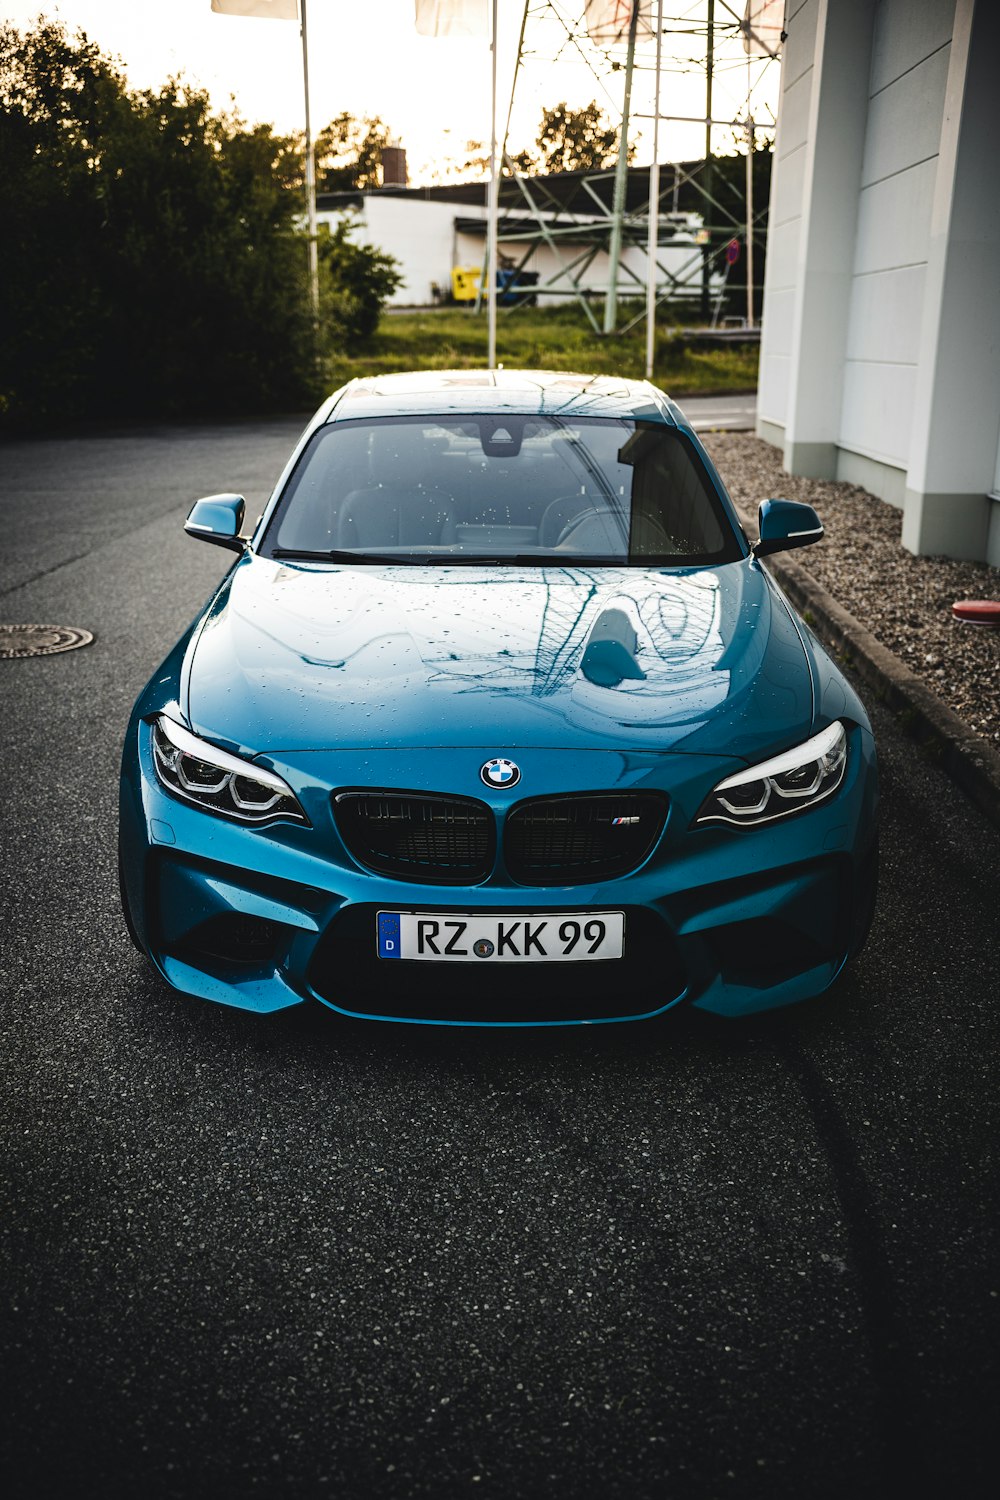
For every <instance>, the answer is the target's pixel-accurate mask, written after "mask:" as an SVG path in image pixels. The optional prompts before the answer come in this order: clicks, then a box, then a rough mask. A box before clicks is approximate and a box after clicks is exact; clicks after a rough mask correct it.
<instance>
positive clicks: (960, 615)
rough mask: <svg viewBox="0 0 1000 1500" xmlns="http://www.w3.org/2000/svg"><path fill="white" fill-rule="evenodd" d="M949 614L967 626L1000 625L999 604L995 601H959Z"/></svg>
mask: <svg viewBox="0 0 1000 1500" xmlns="http://www.w3.org/2000/svg"><path fill="white" fill-rule="evenodd" d="M951 612H952V614H953V615H954V616H955V618H956V619H957V620H964V621H965V623H966V624H967V625H1000V602H998V601H997V600H995V599H959V600H957V601H956V602H955V603H954V604H953V605H952V606H951Z"/></svg>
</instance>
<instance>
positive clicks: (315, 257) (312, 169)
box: [299, 0, 319, 319]
mask: <svg viewBox="0 0 1000 1500" xmlns="http://www.w3.org/2000/svg"><path fill="white" fill-rule="evenodd" d="M299 14H300V15H301V17H302V27H301V30H302V82H303V87H304V90H305V104H306V213H307V214H308V218H309V300H310V302H311V303H312V313H313V318H314V319H316V318H318V317H319V250H318V248H317V243H316V241H317V234H316V162H315V159H314V157H313V139H312V125H311V123H310V119H309V41H308V37H307V35H306V0H299Z"/></svg>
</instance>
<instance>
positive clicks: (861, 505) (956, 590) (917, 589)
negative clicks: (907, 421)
mask: <svg viewBox="0 0 1000 1500" xmlns="http://www.w3.org/2000/svg"><path fill="white" fill-rule="evenodd" d="M700 436H701V438H702V441H703V442H704V444H705V446H706V448H707V449H708V451H709V452H710V453H711V455H712V458H713V459H714V461H715V463H716V465H717V466H718V469H719V473H720V474H721V475H722V478H723V479H724V480H725V483H726V485H727V487H728V489H729V493H730V494H731V495H732V497H733V500H734V501H735V503H736V505H737V506H738V507H739V508H740V509H741V510H744V511H746V512H747V513H748V514H749V515H750V516H752V517H753V518H754V519H755V518H756V508H757V505H758V504H759V503H760V501H761V500H764V499H766V498H767V497H768V496H774V495H779V496H781V497H782V498H783V499H787V500H805V501H806V502H807V503H808V504H810V505H814V506H815V507H816V509H817V511H818V512H819V515H820V519H821V520H822V522H823V525H824V526H825V528H826V536H825V537H824V539H823V541H822V542H820V543H819V544H818V545H817V546H815V547H803V548H802V549H801V550H799V551H797V552H795V553H794V554H789V555H790V556H792V555H793V556H794V558H795V561H796V562H797V563H799V564H800V565H801V566H802V567H803V568H805V569H806V571H807V572H809V573H811V574H812V576H813V577H814V578H815V579H816V581H817V583H819V584H821V585H822V587H823V588H825V589H826V590H827V591H828V592H829V593H830V594H832V595H833V597H834V598H835V599H836V600H837V601H838V603H840V604H842V605H843V607H844V608H845V609H846V610H848V611H849V612H850V613H851V614H852V615H854V617H855V619H857V620H858V621H859V623H860V624H862V625H864V626H865V628H866V629H867V630H870V631H871V633H872V635H874V636H875V638H876V639H877V640H879V641H881V643H882V644H883V645H884V646H886V647H887V648H888V649H889V650H890V651H892V652H893V653H894V654H895V655H896V656H898V657H899V658H900V660H901V661H903V662H905V663H906V665H907V666H908V667H909V668H910V670H911V671H912V672H915V673H916V675H917V676H918V677H920V678H921V679H922V680H923V681H924V682H925V683H926V684H927V686H928V687H929V688H931V689H932V691H933V692H935V693H937V695H938V696H939V697H940V698H941V699H942V701H943V702H945V703H947V705H948V706H949V708H951V709H953V710H954V712H955V713H956V714H958V716H959V717H960V718H961V719H962V720H963V721H964V722H965V723H966V724H967V725H968V726H969V728H970V729H971V730H973V732H974V733H975V734H977V735H980V736H982V738H983V739H985V740H987V741H989V742H990V743H991V744H994V745H996V744H1000V630H996V629H991V628H989V627H987V626H977V625H963V624H961V623H960V622H959V621H957V620H956V619H955V618H954V616H953V615H952V612H951V606H952V604H953V603H954V602H955V600H956V599H1000V570H998V569H997V568H991V567H990V566H989V564H988V563H976V562H956V561H955V560H954V559H952V558H947V557H914V556H913V555H912V553H909V552H907V551H906V549H905V548H904V547H903V545H902V542H901V540H900V535H901V532H902V527H903V514H902V511H899V510H896V508H895V507H894V506H892V505H887V504H886V503H885V502H884V501H882V500H879V499H877V498H876V497H875V496H874V495H870V494H869V493H868V491H867V490H863V489H859V487H858V486H857V485H854V484H841V483H837V482H834V481H832V480H824V479H800V478H797V477H795V476H794V475H791V474H787V473H786V472H785V471H784V469H783V468H782V467H781V455H780V452H779V450H778V449H776V448H774V447H772V446H771V444H770V443H765V442H763V441H762V440H761V439H760V438H758V437H754V436H753V435H752V434H750V433H746V432H707V433H702V434H700ZM754 534H755V533H754Z"/></svg>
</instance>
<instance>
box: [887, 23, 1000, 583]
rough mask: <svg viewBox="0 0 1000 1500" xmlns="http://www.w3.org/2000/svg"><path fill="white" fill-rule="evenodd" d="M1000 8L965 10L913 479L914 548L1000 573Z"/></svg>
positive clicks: (908, 508) (944, 145) (945, 152)
mask: <svg viewBox="0 0 1000 1500" xmlns="http://www.w3.org/2000/svg"><path fill="white" fill-rule="evenodd" d="M998 55H1000V8H998V6H997V4H996V0H978V3H977V0H958V3H957V6H956V13H955V28H954V32H953V35H952V42H951V55H950V57H949V62H948V82H947V87H946V94H945V109H944V121H943V124H942V127H941V150H940V155H939V157H938V169H937V176H936V179H935V189H934V202H933V207H932V214H931V236H930V248H929V255H928V261H927V280H926V287H925V294H924V316H923V323H922V325H921V334H920V359H919V364H918V370H917V383H916V390H915V393H914V410H913V429H912V431H913V437H912V441H911V448H910V463H909V468H908V470H907V475H906V499H905V508H904V512H903V545H904V546H905V547H907V548H909V550H910V551H911V552H917V553H941V554H944V555H945V556H947V557H967V558H984V557H987V556H988V557H989V560H990V561H991V562H992V563H994V564H995V565H997V566H1000V518H996V517H993V524H992V526H991V512H996V511H997V510H998V508H1000V507H998V504H997V502H996V501H993V500H990V498H989V491H990V489H991V488H992V486H993V483H994V474H995V471H996V466H997V438H998V430H1000V178H998V170H997V141H998V138H1000V105H998V93H997V83H996V67H997V57H998Z"/></svg>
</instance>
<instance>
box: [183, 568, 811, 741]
mask: <svg viewBox="0 0 1000 1500" xmlns="http://www.w3.org/2000/svg"><path fill="white" fill-rule="evenodd" d="M186 671H187V693H188V700H187V707H188V712H189V715H190V721H191V724H192V726H193V728H194V729H195V730H196V731H197V732H198V733H201V734H204V735H206V736H208V737H209V738H212V739H215V740H217V741H220V742H222V743H225V744H229V745H231V746H232V747H233V748H236V749H242V750H244V751H250V752H260V753H263V754H268V753H273V752H275V751H279V750H281V751H290V750H309V749H332V748H336V747H350V748H361V747H378V746H386V747H413V748H420V747H427V748H432V747H434V746H445V745H451V746H464V745H469V746H472V745H475V746H481V747H484V748H489V749H491V750H494V751H497V752H500V751H503V750H508V749H513V748H517V747H518V746H521V747H528V746H532V747H535V748H553V749H560V748H563V749H583V748H590V749H600V748H613V747H616V748H642V749H646V750H678V749H683V750H685V751H697V752H706V753H712V754H718V753H723V754H725V753H730V754H734V755H738V756H740V757H744V758H752V757H753V755H754V752H755V751H756V750H757V749H760V750H761V751H762V752H764V751H767V750H768V749H769V748H770V747H771V746H773V744H774V743H775V742H776V740H779V739H782V738H785V737H786V736H787V737H788V738H793V737H794V736H795V735H796V734H801V736H802V737H803V738H805V737H806V736H807V735H808V733H809V730H810V726H811V723H812V713H813V692H812V679H811V673H810V666H809V662H808V659H807V656H806V653H805V651H804V649H803V646H802V643H801V641H800V639H799V636H798V633H797V631H796V629H795V627H794V625H793V624H792V621H791V619H790V617H789V614H788V611H787V610H786V608H785V607H784V605H783V603H782V602H781V600H780V598H779V597H778V596H777V594H776V593H775V591H774V589H773V587H772V585H771V584H770V582H769V580H768V579H767V577H766V575H765V574H764V573H763V571H762V570H761V568H760V567H759V565H758V564H756V563H755V562H753V561H752V560H747V561H744V562H736V563H729V564H727V565H725V566H724V567H719V568H712V569H708V568H705V569H691V570H676V569H675V570H662V571H649V572H646V571H642V570H639V569H626V568H585V567H571V568H554V567H553V568H521V567H510V568H498V567H495V566H492V567H482V568H479V567H470V566H461V567H453V568H447V569H443V568H440V567H435V568H430V567H412V566H405V567H382V566H352V567H326V566H310V565H304V564H299V563H294V564H288V563H278V562H273V561H270V560H268V559H264V558H259V557H247V558H246V559H244V560H243V561H242V562H241V563H240V564H239V565H238V566H237V567H236V568H235V569H234V570H233V573H232V575H231V576H230V578H229V579H228V580H227V582H226V584H225V585H224V586H223V588H222V590H221V592H220V593H219V595H218V596H217V598H216V599H215V601H214V602H213V604H212V606H211V608H210V609H209V611H208V613H207V615H206V618H205V622H204V626H203V628H202V630H201V631H200V633H198V634H196V636H195V637H194V640H193V644H192V646H191V647H190V648H189V652H188V658H187V663H186ZM182 701H183V699H182Z"/></svg>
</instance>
